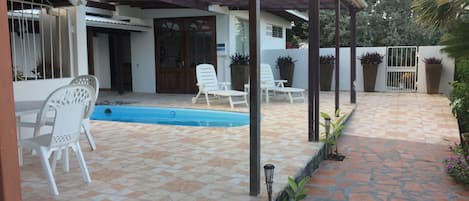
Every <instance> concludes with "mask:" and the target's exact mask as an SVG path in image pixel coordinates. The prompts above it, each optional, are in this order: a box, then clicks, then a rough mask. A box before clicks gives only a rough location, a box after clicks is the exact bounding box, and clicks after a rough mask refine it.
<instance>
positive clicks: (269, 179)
mask: <svg viewBox="0 0 469 201" xmlns="http://www.w3.org/2000/svg"><path fill="white" fill-rule="evenodd" d="M274 169H275V166H274V165H272V164H266V165H264V173H265V184H266V186H267V195H268V196H269V201H272V184H273V183H274Z"/></svg>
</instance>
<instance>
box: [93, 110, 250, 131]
mask: <svg viewBox="0 0 469 201" xmlns="http://www.w3.org/2000/svg"><path fill="white" fill-rule="evenodd" d="M91 120H104V121H120V122H135V123H147V124H166V125H179V126H206V127H237V126H244V125H247V124H249V114H247V113H240V112H224V111H214V110H197V109H182V108H163V107H140V106H115V105H112V106H111V105H98V106H96V107H95V109H94V112H93V114H92V115H91Z"/></svg>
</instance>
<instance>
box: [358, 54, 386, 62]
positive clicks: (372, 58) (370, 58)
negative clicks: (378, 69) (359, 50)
mask: <svg viewBox="0 0 469 201" xmlns="http://www.w3.org/2000/svg"><path fill="white" fill-rule="evenodd" d="M359 59H360V62H361V64H380V63H383V55H381V54H379V53H378V52H374V53H369V52H367V53H365V54H363V55H362V56H361V57H360V58H359Z"/></svg>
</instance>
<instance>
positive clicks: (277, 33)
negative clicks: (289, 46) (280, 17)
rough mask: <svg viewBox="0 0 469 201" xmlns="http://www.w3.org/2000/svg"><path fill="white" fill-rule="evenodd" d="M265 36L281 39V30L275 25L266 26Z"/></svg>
mask: <svg viewBox="0 0 469 201" xmlns="http://www.w3.org/2000/svg"><path fill="white" fill-rule="evenodd" d="M266 30H267V31H266V34H267V35H268V36H272V37H274V38H283V28H282V27H279V26H275V25H271V24H269V25H267V27H266Z"/></svg>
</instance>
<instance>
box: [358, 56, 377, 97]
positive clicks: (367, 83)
mask: <svg viewBox="0 0 469 201" xmlns="http://www.w3.org/2000/svg"><path fill="white" fill-rule="evenodd" d="M359 59H360V62H361V64H362V66H363V83H364V88H365V91H366V92H373V91H375V83H376V74H377V73H378V65H379V64H380V63H383V56H382V55H381V54H379V53H378V52H375V53H366V54H364V55H362V56H361V57H360V58H359Z"/></svg>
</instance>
